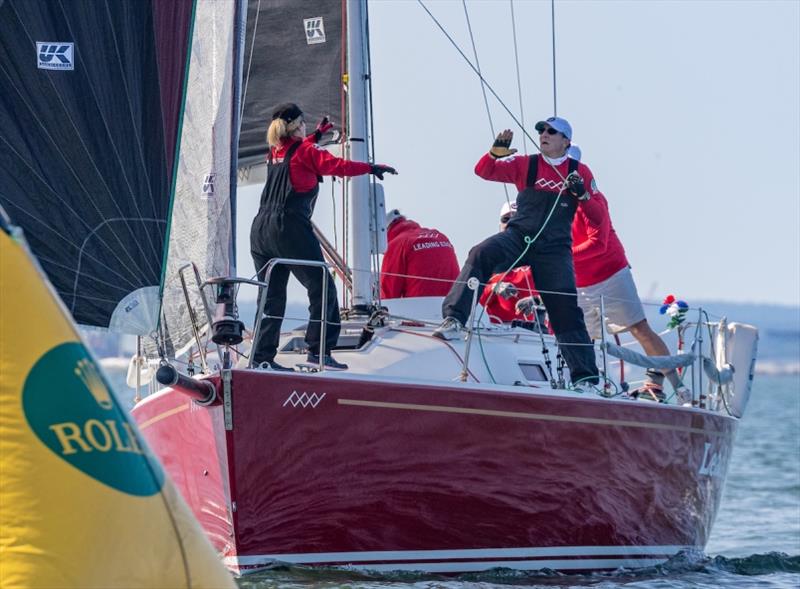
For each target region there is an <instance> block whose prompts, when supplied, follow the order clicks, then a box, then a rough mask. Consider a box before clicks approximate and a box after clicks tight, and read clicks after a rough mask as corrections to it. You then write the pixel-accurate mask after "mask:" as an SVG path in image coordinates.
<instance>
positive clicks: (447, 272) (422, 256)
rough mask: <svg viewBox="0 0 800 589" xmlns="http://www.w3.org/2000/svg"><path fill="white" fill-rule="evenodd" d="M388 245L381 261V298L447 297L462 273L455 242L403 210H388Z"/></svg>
mask: <svg viewBox="0 0 800 589" xmlns="http://www.w3.org/2000/svg"><path fill="white" fill-rule="evenodd" d="M386 227H387V238H388V242H389V243H388V246H387V248H386V253H385V254H384V255H383V262H382V263H381V298H382V299H398V298H404V297H432V296H439V297H443V296H444V295H446V294H447V293H448V292H449V290H450V287H451V286H452V284H453V280H455V279H456V276H458V260H457V259H456V252H455V250H454V249H453V244H452V243H450V240H449V239H447V236H446V235H445V234H444V233H442V232H440V231H438V230H436V229H428V228H427V227H420V225H419V223H417V222H415V221H412V220H411V219H409V218H407V217H406V216H405V215H403V214H401V213H400V211H399V210H397V209H393V210H391V211H389V212H388V213H386Z"/></svg>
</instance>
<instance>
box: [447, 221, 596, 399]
mask: <svg viewBox="0 0 800 589" xmlns="http://www.w3.org/2000/svg"><path fill="white" fill-rule="evenodd" d="M524 249H525V241H524V236H523V235H522V234H521V233H520V232H519V231H517V230H516V229H514V228H511V227H510V228H508V229H507V230H506V231H503V232H501V233H497V234H495V235H492V236H491V237H489V238H488V239H485V240H484V241H482V242H481V243H479V244H478V245H476V246H475V247H473V248H472V249H471V250H470V252H469V256H468V257H467V261H466V263H465V264H464V267H463V268H461V273H460V274H459V275H458V278H457V280H456V282H455V283H454V284H453V287H452V288H451V289H450V292H449V293H448V295H447V297H445V299H444V303H443V304H442V316H443V317H455V318H456V319H458V320H459V321H460V322H461V323H462V324H465V323H466V322H467V320H468V319H469V311H470V307H471V305H472V291H471V290H470V289H469V288H467V285H466V282H467V280H469V279H470V278H471V277H473V276H474V277H475V278H477V279H478V280H480V282H481V283H482V284H485V283H486V282H487V281H488V279H489V278H490V277H491V276H492V275H493V274H495V273H497V272H505V271H506V270H507V269H508V267H509V266H510V265H511V263H512V262H514V260H516V259H517V257H519V255H520V254H521V253H522V250H524ZM525 265H530V267H531V270H532V271H533V281H534V283H535V285H536V289H537V290H538V291H539V292H540V294H541V296H542V301H543V302H544V306H545V308H546V309H547V314H548V315H549V317H550V325H551V326H552V328H553V332H554V333H555V335H556V339H557V340H558V343H559V345H560V348H561V354H562V355H563V356H564V359H565V360H566V361H567V365H568V366H569V371H570V376H571V378H572V381H573V382H577V381H578V380H581V379H584V378H586V379H587V381H588V382H591V383H595V384H596V383H597V382H598V378H597V376H598V370H597V363H596V361H595V355H594V348H593V347H592V346H591V343H592V342H591V339H589V334H588V333H587V331H586V324H585V323H584V320H583V311H581V308H580V307H579V306H578V297H577V290H576V288H575V270H574V268H573V265H572V250H571V248H570V247H569V245H544V246H541V247H540V248H536V244H534V245H533V246H531V248H530V249H529V250H528V252H527V253H526V254H525V256H524V257H523V258H522V259H521V260H520V261H519V262H517V264H516V266H525ZM554 293H560V294H554ZM562 293H563V294H562ZM479 296H480V293H479ZM570 344H578V345H570Z"/></svg>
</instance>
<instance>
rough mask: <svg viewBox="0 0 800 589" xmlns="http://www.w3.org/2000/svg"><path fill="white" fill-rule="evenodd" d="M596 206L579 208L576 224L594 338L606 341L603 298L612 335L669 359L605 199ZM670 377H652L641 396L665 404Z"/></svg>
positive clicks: (674, 378) (581, 281)
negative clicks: (666, 382)
mask: <svg viewBox="0 0 800 589" xmlns="http://www.w3.org/2000/svg"><path fill="white" fill-rule="evenodd" d="M592 201H593V203H594V204H593V206H592V207H584V208H580V207H579V208H578V211H577V212H576V213H575V220H574V221H573V223H572V243H573V245H572V257H573V260H574V262H575V282H576V283H577V286H578V304H579V305H580V306H581V308H582V309H583V316H584V318H585V320H586V326H587V328H588V330H589V334H590V335H591V336H592V337H593V338H595V339H599V338H600V321H601V316H600V296H601V295H602V296H603V307H604V309H605V320H606V326H607V328H608V332H609V333H611V334H614V333H621V332H625V331H629V332H630V333H631V335H632V336H633V337H634V338H635V339H636V340H637V341H638V342H639V343H640V344H641V346H642V348H643V349H644V352H645V353H646V354H647V355H648V356H668V355H669V353H670V352H669V348H667V346H666V344H665V343H664V341H663V340H662V339H661V338H660V337H659V336H658V334H657V333H656V332H655V331H653V329H652V328H651V327H650V324H649V323H648V322H647V319H646V318H645V313H644V307H642V303H641V300H640V299H639V293H638V292H637V290H636V284H635V283H634V281H633V275H632V274H631V269H630V264H629V263H628V258H627V257H626V256H625V248H624V247H623V246H622V242H621V241H620V240H619V237H618V236H617V233H616V231H614V226H613V225H612V224H611V216H610V214H609V210H608V201H607V200H606V198H605V196H603V194H602V193H600V192H597V193H596V194H594V195H592ZM666 376H667V378H668V379H669V381H670V384H672V386H673V388H674V389H675V392H676V394H677V396H678V399H679V402H684V401H686V400H691V394H690V393H689V391H688V390H687V389H686V387H684V386H683V384H682V383H681V380H680V378H679V377H678V374H677V373H676V372H675V370H670V371H668V372H667V373H666ZM663 381H664V373H662V372H659V371H656V370H652V369H650V370H648V371H647V381H646V382H645V384H644V386H643V387H641V388H640V389H639V393H640V394H647V395H648V396H650V397H651V398H654V399H658V400H662V399H663V398H664V394H663V386H662V385H663Z"/></svg>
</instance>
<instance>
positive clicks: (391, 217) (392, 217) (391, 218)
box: [386, 209, 405, 228]
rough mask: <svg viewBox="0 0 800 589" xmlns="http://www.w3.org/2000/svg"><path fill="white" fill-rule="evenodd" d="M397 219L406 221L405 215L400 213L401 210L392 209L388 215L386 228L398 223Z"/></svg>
mask: <svg viewBox="0 0 800 589" xmlns="http://www.w3.org/2000/svg"><path fill="white" fill-rule="evenodd" d="M397 219H405V215H403V214H402V213H401V212H400V209H392V210H391V211H388V212H387V213H386V227H387V228H388V227H389V225H391V224H392V223H394V222H395V221H397Z"/></svg>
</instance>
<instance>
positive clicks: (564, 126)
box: [534, 117, 572, 141]
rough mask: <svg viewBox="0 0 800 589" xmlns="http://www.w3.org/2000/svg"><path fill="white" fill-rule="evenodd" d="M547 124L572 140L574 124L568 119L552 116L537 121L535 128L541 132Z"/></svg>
mask: <svg viewBox="0 0 800 589" xmlns="http://www.w3.org/2000/svg"><path fill="white" fill-rule="evenodd" d="M547 126H550V127H553V129H555V130H556V131H558V132H559V133H561V134H562V135H563V136H564V137H566V138H567V139H569V140H570V141H572V125H570V124H569V122H568V121H567V119H562V118H561V117H550V118H549V119H545V120H543V121H539V122H538V123H536V125H535V126H534V129H536V130H537V131H538V132H539V133H541V132H542V131H543V130H544V129H545V128H546V127H547Z"/></svg>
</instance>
